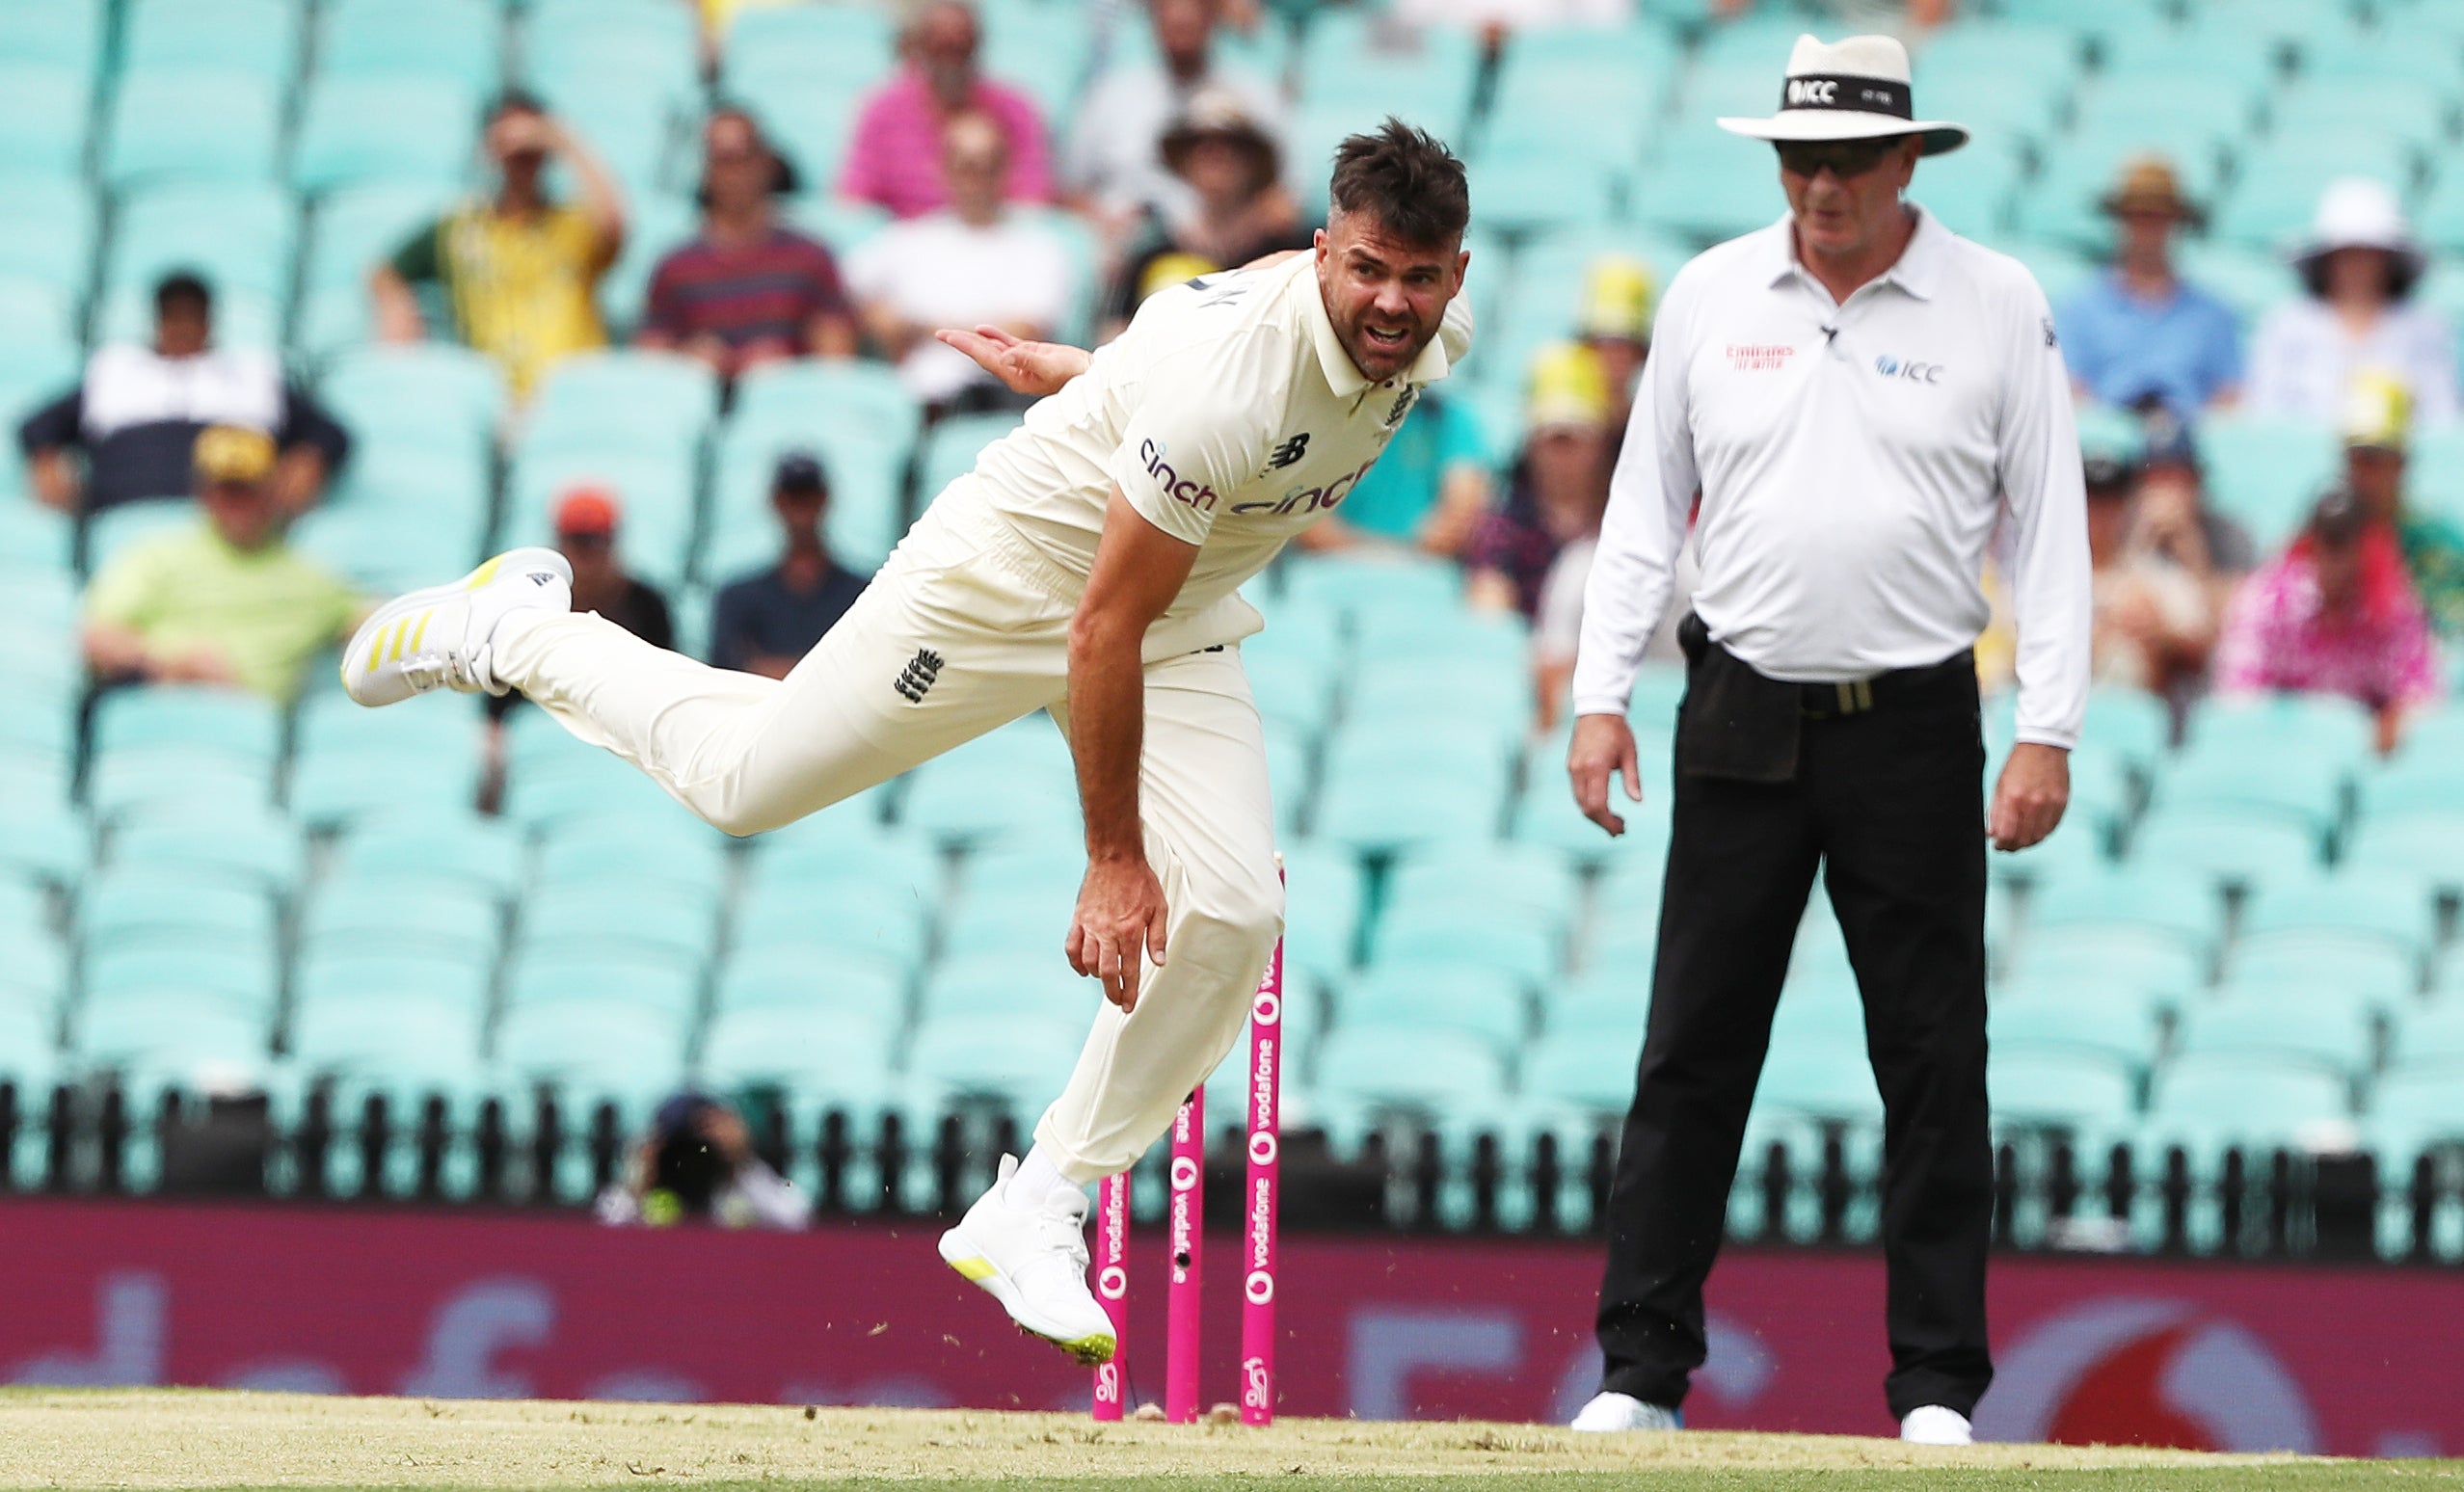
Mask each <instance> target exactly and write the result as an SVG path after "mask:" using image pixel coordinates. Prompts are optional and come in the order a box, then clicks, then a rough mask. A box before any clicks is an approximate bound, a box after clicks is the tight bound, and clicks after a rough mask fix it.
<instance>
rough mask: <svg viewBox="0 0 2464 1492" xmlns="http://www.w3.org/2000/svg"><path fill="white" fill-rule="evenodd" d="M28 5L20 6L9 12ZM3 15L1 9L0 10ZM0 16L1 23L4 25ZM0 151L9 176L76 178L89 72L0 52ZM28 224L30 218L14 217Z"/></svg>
mask: <svg viewBox="0 0 2464 1492" xmlns="http://www.w3.org/2000/svg"><path fill="white" fill-rule="evenodd" d="M21 8H24V9H30V8H31V7H28V6H25V5H24V0H19V4H18V5H16V6H12V7H10V9H11V10H15V9H21ZM0 14H5V13H0ZM7 24H8V23H7V21H6V20H5V19H0V27H5V26H6V25H7ZM0 56H5V57H6V58H7V59H8V61H7V62H6V63H5V64H0V149H6V150H7V151H8V154H7V155H6V156H0V160H6V161H7V162H8V163H9V166H8V169H9V171H10V173H12V174H22V175H24V176H27V177H31V178H34V179H37V180H40V179H44V178H49V177H75V176H77V175H79V174H81V173H83V172H84V170H85V164H86V142H87V134H88V122H89V120H91V119H92V117H93V109H92V105H93V100H94V75H93V73H92V72H91V71H90V70H89V69H88V68H85V67H64V66H61V65H59V64H56V63H52V64H46V63H39V62H31V61H26V60H23V59H21V58H20V57H19V55H18V54H17V53H15V52H0ZM12 221H13V222H16V223H20V224H24V225H27V226H32V224H33V222H34V220H32V219H24V218H13V219H12Z"/></svg>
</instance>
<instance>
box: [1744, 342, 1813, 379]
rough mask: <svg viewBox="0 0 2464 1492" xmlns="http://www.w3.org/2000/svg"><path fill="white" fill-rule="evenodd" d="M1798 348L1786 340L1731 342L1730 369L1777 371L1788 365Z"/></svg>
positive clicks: (1752, 371) (1753, 371) (1751, 371)
mask: <svg viewBox="0 0 2464 1492" xmlns="http://www.w3.org/2000/svg"><path fill="white" fill-rule="evenodd" d="M1796 355H1797V350H1796V349H1795V348H1794V347H1791V346H1789V345H1788V344H1787V343H1785V342H1730V343H1729V344H1728V371H1729V372H1731V373H1777V372H1779V371H1780V370H1781V368H1784V367H1786V366H1787V365H1788V360H1789V359H1790V358H1793V357H1795V356H1796Z"/></svg>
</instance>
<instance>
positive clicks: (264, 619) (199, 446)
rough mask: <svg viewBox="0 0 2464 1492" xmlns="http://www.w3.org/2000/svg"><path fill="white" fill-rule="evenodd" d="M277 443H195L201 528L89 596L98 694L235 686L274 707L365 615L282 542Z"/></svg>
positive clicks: (186, 531) (113, 574) (152, 552)
mask: <svg viewBox="0 0 2464 1492" xmlns="http://www.w3.org/2000/svg"><path fill="white" fill-rule="evenodd" d="M276 465H277V460H276V454H275V449H274V440H273V438H272V437H271V436H268V435H267V434H265V432H263V431H261V430H252V429H249V428H247V427H245V426H241V425H214V426H210V427H208V428H207V429H206V430H204V431H203V432H201V434H200V435H199V436H198V437H197V440H196V452H195V475H196V484H197V497H198V507H199V508H200V510H201V513H202V515H203V518H202V520H201V521H200V522H198V523H196V524H194V525H192V526H190V527H186V528H181V529H178V530H176V531H174V532H171V533H166V534H161V535H158V536H155V537H153V538H149V539H146V540H142V541H140V542H138V543H136V544H134V545H131V546H129V547H128V548H126V549H123V550H121V552H120V553H119V554H117V555H115V556H113V558H112V559H111V560H110V561H109V562H108V563H106V564H105V565H104V566H103V567H102V569H101V571H100V572H99V573H96V574H95V576H94V582H93V584H91V585H90V586H88V587H87V590H86V606H85V610H86V630H85V652H86V663H87V665H88V666H89V667H90V668H92V669H93V670H94V678H95V679H96V680H97V681H98V682H103V683H111V682H124V681H132V680H140V679H144V680H151V681H155V682H161V683H213V684H229V685H231V686H233V687H236V688H241V689H247V690H249V691H251V692H253V693H256V694H261V695H263V696H265V697H266V698H268V699H272V700H276V701H288V700H289V699H290V698H291V697H292V696H293V695H294V694H297V693H298V692H299V688H300V682H301V679H302V678H303V677H304V676H305V674H306V672H307V669H308V661H309V660H310V659H311V658H313V657H314V656H316V654H317V653H320V652H322V651H323V650H324V649H326V648H328V647H332V646H335V645H336V644H338V643H340V642H342V641H343V640H344V639H345V638H348V637H349V636H350V635H351V632H352V630H353V629H354V628H356V627H357V626H359V625H360V619H361V618H362V617H363V616H364V615H366V613H367V609H368V608H367V604H366V602H365V601H363V600H362V599H361V598H360V597H359V596H358V595H357V594H356V593H355V592H353V591H352V589H351V587H350V586H349V585H347V584H345V583H344V582H343V581H341V580H339V579H337V578H336V577H335V576H334V575H332V574H329V573H326V572H325V571H324V570H323V569H322V568H320V567H319V566H317V565H316V564H314V563H313V562H311V561H309V560H308V559H306V558H304V557H303V556H301V555H300V554H298V553H296V552H294V551H293V550H292V549H291V547H290V546H288V545H287V544H285V543H284V542H283V540H282V524H283V521H284V520H285V518H286V517H287V515H286V514H285V512H284V511H283V508H282V504H281V499H280V498H278V497H277V496H276V495H275V492H274V480H275V474H276Z"/></svg>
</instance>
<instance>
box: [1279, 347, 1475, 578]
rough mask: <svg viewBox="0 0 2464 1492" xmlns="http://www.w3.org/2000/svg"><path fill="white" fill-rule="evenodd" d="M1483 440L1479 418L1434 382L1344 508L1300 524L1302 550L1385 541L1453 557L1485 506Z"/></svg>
mask: <svg viewBox="0 0 2464 1492" xmlns="http://www.w3.org/2000/svg"><path fill="white" fill-rule="evenodd" d="M1488 489H1489V480H1488V442H1487V441H1486V440H1483V439H1482V438H1481V432H1480V420H1479V417H1478V416H1476V415H1475V414H1473V413H1472V412H1471V411H1470V409H1469V408H1467V407H1466V406H1464V405H1463V404H1462V403H1460V401H1458V400H1456V399H1453V398H1451V397H1449V396H1447V395H1446V394H1445V393H1443V392H1441V391H1440V390H1438V389H1435V388H1427V389H1423V390H1422V391H1421V395H1420V399H1419V402H1418V403H1416V404H1414V405H1413V406H1412V407H1411V413H1408V414H1406V415H1405V416H1404V422H1403V425H1402V427H1401V428H1400V429H1398V430H1397V431H1396V432H1395V434H1394V438H1393V439H1392V440H1388V441H1387V442H1386V448H1385V450H1384V451H1382V452H1380V453H1379V457H1378V464H1377V465H1376V466H1371V467H1370V468H1369V474H1368V475H1367V476H1364V477H1362V478H1361V479H1360V480H1359V482H1358V483H1356V484H1355V485H1354V486H1353V489H1352V491H1351V493H1348V494H1346V496H1345V497H1344V499H1343V506H1342V507H1340V508H1337V509H1336V510H1335V511H1334V512H1332V513H1330V514H1328V515H1327V516H1326V517H1325V518H1323V519H1321V520H1318V522H1317V523H1316V525H1315V526H1313V527H1309V528H1304V529H1302V530H1300V533H1299V545H1300V546H1301V547H1302V548H1304V549H1343V548H1351V547H1353V546H1359V545H1378V544H1383V545H1389V546H1397V547H1402V548H1411V549H1417V550H1419V551H1420V552H1421V553H1423V554H1437V555H1447V556H1452V555H1458V554H1460V553H1462V552H1463V550H1464V548H1465V547H1466V546H1468V545H1469V544H1470V543H1471V538H1472V533H1473V531H1474V530H1475V529H1477V528H1478V527H1479V526H1480V521H1481V518H1482V515H1484V514H1485V513H1486V512H1487V511H1488Z"/></svg>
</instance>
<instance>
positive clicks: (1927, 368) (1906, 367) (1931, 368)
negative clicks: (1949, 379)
mask: <svg viewBox="0 0 2464 1492" xmlns="http://www.w3.org/2000/svg"><path fill="white" fill-rule="evenodd" d="M1874 371H1875V372H1877V373H1880V374H1881V375H1882V376H1883V377H1885V378H1897V379H1905V380H1906V381H1907V382H1909V383H1912V384H1939V383H1941V382H1942V364H1941V363H1939V362H1902V361H1900V360H1898V359H1896V358H1894V357H1892V356H1891V355H1890V354H1888V353H1885V354H1883V355H1882V356H1881V357H1879V358H1876V359H1875V360H1874Z"/></svg>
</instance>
